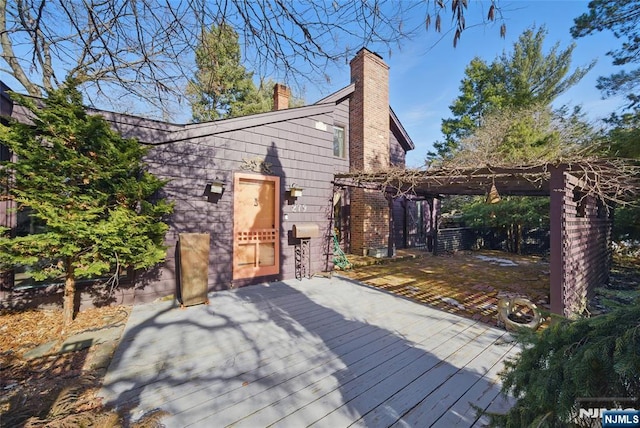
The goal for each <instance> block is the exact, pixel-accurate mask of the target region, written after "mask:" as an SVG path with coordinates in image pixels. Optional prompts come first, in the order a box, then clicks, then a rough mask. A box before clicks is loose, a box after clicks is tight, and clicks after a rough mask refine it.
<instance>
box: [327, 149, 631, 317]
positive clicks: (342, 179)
mask: <svg viewBox="0 0 640 428" xmlns="http://www.w3.org/2000/svg"><path fill="white" fill-rule="evenodd" d="M621 165H625V164H621V163H619V162H616V161H604V160H598V161H595V162H594V161H590V162H587V161H583V162H574V163H560V162H558V163H554V164H551V163H544V164H539V165H528V166H517V167H492V166H488V165H487V166H483V167H478V168H431V169H428V170H408V169H392V170H389V171H378V172H357V173H348V174H336V175H335V184H336V185H338V186H349V187H351V186H355V187H365V188H372V189H379V190H381V191H383V192H385V194H386V195H387V197H388V198H398V197H426V198H439V197H441V196H443V195H487V194H489V193H490V192H492V191H497V192H499V194H500V195H514V196H548V197H549V198H550V213H549V214H550V215H549V217H550V235H551V254H550V288H551V289H550V299H551V302H550V303H551V311H552V312H553V313H556V314H559V315H563V316H566V317H574V316H576V315H579V314H581V313H583V312H584V310H585V309H586V306H587V302H588V299H589V298H590V297H591V295H592V293H593V291H594V289H595V287H597V286H600V285H602V284H604V283H605V282H606V281H607V280H608V277H609V270H610V266H611V245H610V244H611V226H612V223H613V216H612V214H613V206H614V205H615V203H616V202H618V201H621V200H622V198H624V197H629V196H630V195H633V196H635V195H636V194H637V193H636V190H637V189H638V188H640V186H639V185H638V182H639V179H638V169H637V166H632V167H630V168H631V169H626V167H621ZM390 217H392V216H390ZM390 230H392V227H390ZM390 235H391V233H390Z"/></svg>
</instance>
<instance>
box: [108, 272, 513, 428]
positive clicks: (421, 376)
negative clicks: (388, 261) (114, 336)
mask: <svg viewBox="0 0 640 428" xmlns="http://www.w3.org/2000/svg"><path fill="white" fill-rule="evenodd" d="M516 352H517V347H516V346H514V344H513V343H511V342H510V341H509V338H508V335H506V334H505V332H504V331H502V330H498V329H495V328H492V327H490V326H488V325H486V324H482V323H480V322H477V321H473V320H470V319H467V318H462V317H459V316H457V315H452V314H449V313H447V312H444V311H439V310H437V309H433V308H430V307H427V306H424V305H421V304H417V303H413V302H411V301H408V300H406V299H403V298H401V297H397V296H393V295H391V294H387V293H385V292H382V291H379V290H375V289H372V288H369V287H367V286H363V285H360V284H358V283H355V282H353V281H351V280H348V279H343V278H339V277H335V276H334V277H333V278H331V279H328V278H313V279H310V280H303V281H287V282H279V283H273V284H269V285H258V286H252V287H246V288H242V289H239V290H233V291H228V292H219V293H215V294H213V295H212V296H211V303H210V304H209V305H208V306H205V305H200V306H192V307H188V308H186V309H179V308H175V307H173V304H172V303H170V302H163V303H154V304H148V305H142V306H136V307H135V308H134V309H133V312H132V314H131V317H130V319H129V321H128V324H127V326H126V328H125V331H124V333H123V337H122V340H121V342H120V346H119V348H118V350H117V351H116V354H115V356H114V358H113V360H112V363H111V366H110V367H109V370H108V373H107V375H106V378H105V383H104V387H103V389H102V391H101V392H100V395H102V396H103V397H104V402H105V403H107V404H114V405H117V406H118V407H120V408H124V409H127V411H128V415H129V418H130V421H135V420H137V419H139V418H140V417H141V416H142V415H144V414H146V413H148V412H150V411H153V410H154V409H160V410H162V411H163V412H166V416H165V417H164V418H163V419H162V423H163V424H164V425H165V426H167V427H187V426H193V427H225V426H234V427H266V426H272V425H273V426H282V427H305V426H318V427H331V428H337V427H347V426H361V427H365V426H366V427H387V426H397V427H427V426H442V427H452V426H464V427H468V426H481V425H482V423H483V422H484V421H483V420H482V419H481V420H478V419H477V418H476V416H475V410H474V409H473V408H472V407H471V405H470V404H471V403H473V404H474V405H476V406H479V407H481V408H489V409H490V410H493V411H504V410H506V409H507V408H508V406H509V400H506V399H504V398H503V397H502V396H501V395H500V394H499V391H500V388H499V384H498V376H497V374H498V372H499V371H500V370H501V369H502V367H503V360H504V359H505V358H507V357H509V356H513V355H515V353H516Z"/></svg>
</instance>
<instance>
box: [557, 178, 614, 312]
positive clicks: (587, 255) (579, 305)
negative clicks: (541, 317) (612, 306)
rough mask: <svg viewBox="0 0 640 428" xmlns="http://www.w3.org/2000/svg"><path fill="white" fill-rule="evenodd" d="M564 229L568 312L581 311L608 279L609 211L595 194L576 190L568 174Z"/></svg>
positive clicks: (564, 299)
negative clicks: (601, 204)
mask: <svg viewBox="0 0 640 428" xmlns="http://www.w3.org/2000/svg"><path fill="white" fill-rule="evenodd" d="M568 178H569V179H568V186H567V187H568V189H569V190H568V191H567V192H566V193H565V209H564V218H563V227H562V233H563V235H564V242H565V245H564V246H563V252H564V254H563V261H564V293H563V302H564V312H565V316H569V317H571V316H575V315H578V314H582V313H583V312H584V310H585V309H586V306H587V302H588V299H589V298H591V297H592V295H593V291H594V289H595V288H596V287H598V286H602V285H604V284H605V283H606V282H607V280H608V275H609V268H610V262H611V226H612V221H611V218H610V216H609V213H608V212H607V210H606V209H605V208H604V207H603V206H599V204H598V203H597V200H596V198H594V197H592V196H585V195H583V194H581V193H580V192H579V191H577V187H575V186H576V185H577V182H576V181H577V180H576V179H575V178H573V177H572V176H568Z"/></svg>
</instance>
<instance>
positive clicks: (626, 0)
mask: <svg viewBox="0 0 640 428" xmlns="http://www.w3.org/2000/svg"><path fill="white" fill-rule="evenodd" d="M574 23H575V25H574V26H573V27H572V28H571V35H572V36H573V37H574V38H579V37H585V36H588V35H590V34H593V33H595V32H599V31H611V32H613V34H614V35H615V37H616V38H618V39H625V40H626V41H624V42H623V43H621V45H619V47H618V48H617V49H614V50H611V51H609V52H607V55H609V56H611V57H612V58H613V64H614V65H628V64H637V63H639V62H640V0H617V1H606V0H593V1H590V2H589V12H588V13H584V14H582V15H580V16H579V17H577V18H576V19H575V20H574ZM598 89H600V90H602V91H603V92H604V93H605V94H606V95H613V94H618V93H621V94H624V95H625V96H626V97H627V98H628V100H629V105H628V107H630V108H635V109H636V110H638V109H640V95H639V94H640V90H639V89H640V68H636V69H632V70H629V71H620V72H618V73H614V74H612V75H611V76H607V77H600V78H599V79H598Z"/></svg>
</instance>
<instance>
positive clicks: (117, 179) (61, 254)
mask: <svg viewBox="0 0 640 428" xmlns="http://www.w3.org/2000/svg"><path fill="white" fill-rule="evenodd" d="M13 97H14V100H15V101H16V102H17V103H18V104H20V105H22V106H24V107H26V108H27V109H28V110H29V112H30V114H31V116H30V118H31V121H32V124H23V123H19V122H17V121H12V122H10V123H9V124H8V125H7V126H5V125H0V143H2V144H4V145H6V146H7V147H9V149H10V150H11V151H12V152H13V153H14V154H15V155H16V161H15V162H3V163H2V164H1V166H0V168H1V169H0V170H1V171H2V177H3V179H4V180H8V183H6V182H5V184H9V186H8V187H9V189H10V194H11V195H12V197H13V198H14V199H15V201H16V204H17V209H18V210H21V211H23V212H28V213H30V215H31V216H32V217H33V219H34V221H36V222H37V223H39V224H41V225H42V226H43V227H42V228H39V230H38V231H36V233H34V234H31V235H27V236H16V237H10V236H7V235H5V236H3V237H0V264H2V265H4V267H9V268H11V267H13V266H15V265H23V266H28V267H30V268H31V269H32V275H33V277H34V279H36V280H44V279H55V280H64V302H63V309H64V321H65V325H69V324H70V323H71V322H72V320H73V318H74V315H75V307H74V301H75V294H76V279H78V278H91V277H96V276H99V275H103V274H105V273H109V272H111V273H114V274H116V275H117V274H118V272H117V271H116V269H117V268H118V267H119V266H124V267H133V268H136V269H142V268H148V267H150V266H153V265H155V264H157V263H158V262H160V261H162V260H163V259H164V257H165V252H166V249H165V247H164V246H163V240H164V235H165V232H166V231H167V229H168V226H167V225H166V224H165V223H163V222H162V221H161V219H162V217H163V216H164V215H166V214H168V213H170V212H171V205H170V204H168V203H166V202H165V201H164V200H162V199H159V200H155V202H152V201H151V198H152V196H153V195H154V194H155V193H156V192H157V191H159V190H160V189H161V188H162V187H163V186H164V182H163V181H161V180H159V179H157V178H156V177H154V176H153V175H151V174H150V173H148V172H146V171H145V169H144V166H143V162H142V158H143V155H144V154H145V149H144V148H143V147H142V146H141V145H140V144H138V142H136V141H135V140H131V139H124V138H122V137H120V136H119V135H118V134H117V133H115V132H114V131H112V130H111V129H110V127H109V125H108V123H107V122H106V121H105V120H104V119H103V118H102V117H100V116H92V115H88V114H87V113H86V110H85V108H84V107H83V105H82V103H81V96H80V94H79V92H77V90H76V89H75V87H74V86H73V84H69V85H67V86H64V87H62V88H60V89H57V90H53V91H50V92H49V93H48V97H47V98H46V99H44V100H34V99H31V98H27V97H24V96H20V95H17V94H13ZM5 232H6V231H5Z"/></svg>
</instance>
